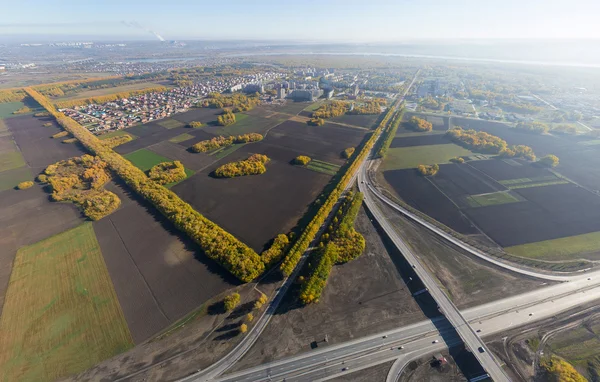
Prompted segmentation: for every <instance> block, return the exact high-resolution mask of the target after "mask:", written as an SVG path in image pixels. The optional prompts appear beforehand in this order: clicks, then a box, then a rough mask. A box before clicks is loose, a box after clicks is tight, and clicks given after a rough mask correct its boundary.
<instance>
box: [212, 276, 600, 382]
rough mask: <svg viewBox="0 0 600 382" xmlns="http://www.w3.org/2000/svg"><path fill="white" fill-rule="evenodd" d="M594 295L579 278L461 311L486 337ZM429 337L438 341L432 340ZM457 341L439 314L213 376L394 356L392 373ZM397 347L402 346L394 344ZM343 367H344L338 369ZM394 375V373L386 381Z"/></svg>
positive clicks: (331, 366) (258, 374)
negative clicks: (387, 329)
mask: <svg viewBox="0 0 600 382" xmlns="http://www.w3.org/2000/svg"><path fill="white" fill-rule="evenodd" d="M565 287H566V288H567V290H565ZM598 299H600V280H587V278H583V279H580V280H577V281H573V282H569V283H563V284H558V285H554V286H550V287H546V288H543V289H540V290H538V291H533V292H529V293H526V294H522V295H518V296H514V297H509V298H506V299H503V300H499V301H494V302H491V303H488V304H484V305H480V306H476V307H473V308H469V309H466V310H464V311H463V312H462V313H463V316H464V317H465V318H466V319H467V320H468V321H469V322H470V324H471V326H472V327H473V328H474V329H475V330H481V332H480V333H479V335H480V336H483V337H486V336H490V335H493V334H496V333H501V332H503V331H506V330H507V329H510V328H513V327H518V326H520V325H526V324H530V323H532V322H535V321H539V320H542V319H546V318H549V317H552V316H554V315H556V314H557V313H560V312H564V311H566V310H569V309H572V308H575V307H577V306H579V305H582V304H585V303H589V302H592V301H595V300H598ZM530 314H531V315H530ZM434 322H435V323H434ZM383 336H387V338H383ZM435 340H438V341H439V342H438V343H436V344H434V343H433V341H435ZM460 342H462V341H461V340H460V338H458V337H457V336H456V332H454V331H453V330H452V329H451V325H449V324H448V322H447V321H445V320H444V319H443V318H442V317H440V318H435V319H433V320H431V321H422V322H419V323H416V324H413V325H409V326H405V327H400V328H397V329H393V330H389V331H386V332H382V333H379V334H375V335H372V336H367V337H363V338H359V339H356V340H352V341H348V342H345V343H341V344H336V345H332V346H328V347H325V348H322V349H318V350H315V351H311V352H307V353H303V354H299V355H297V356H294V357H289V358H285V359H283V360H279V361H274V362H270V363H267V364H264V365H260V366H257V367H253V368H250V369H246V370H242V371H239V372H235V373H232V374H229V375H224V376H222V377H220V378H218V379H217V380H218V381H227V382H233V381H269V380H273V381H281V380H283V379H284V378H285V380H286V381H302V380H303V381H306V380H311V381H316V380H325V379H329V378H334V377H337V376H340V375H344V374H349V373H352V372H354V371H358V370H360V369H364V368H368V367H371V366H375V365H379V364H381V363H385V362H388V361H392V360H397V359H400V361H399V362H398V363H395V364H394V365H395V366H394V368H393V369H390V372H391V373H392V374H393V370H398V371H401V370H402V369H403V368H404V366H405V365H406V363H408V362H410V361H412V360H414V359H417V358H421V357H424V356H426V355H428V354H431V353H434V352H436V351H439V350H442V349H444V348H446V347H447V346H452V345H457V344H459V343H460ZM399 346H403V347H404V349H398V347H399ZM392 348H393V349H392ZM343 368H348V370H342V369H343ZM395 378H396V376H394V377H393V378H392V379H391V380H395Z"/></svg>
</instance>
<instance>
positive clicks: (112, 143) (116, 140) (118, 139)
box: [102, 134, 133, 148]
mask: <svg viewBox="0 0 600 382" xmlns="http://www.w3.org/2000/svg"><path fill="white" fill-rule="evenodd" d="M132 140H133V138H132V137H131V135H128V134H125V135H117V136H115V137H110V138H106V139H104V140H103V141H102V143H104V144H105V145H106V146H108V147H110V148H113V147H117V146H120V145H122V144H124V143H127V142H130V141H132Z"/></svg>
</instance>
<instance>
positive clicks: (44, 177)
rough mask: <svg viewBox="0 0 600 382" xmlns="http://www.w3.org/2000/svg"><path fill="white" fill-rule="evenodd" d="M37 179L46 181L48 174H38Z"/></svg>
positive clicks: (41, 181)
mask: <svg viewBox="0 0 600 382" xmlns="http://www.w3.org/2000/svg"><path fill="white" fill-rule="evenodd" d="M37 181H38V182H40V183H48V175H46V174H40V175H38V176H37Z"/></svg>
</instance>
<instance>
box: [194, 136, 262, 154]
mask: <svg viewBox="0 0 600 382" xmlns="http://www.w3.org/2000/svg"><path fill="white" fill-rule="evenodd" d="M263 138H264V137H263V136H262V135H261V134H258V133H249V134H243V135H238V136H235V135H232V136H229V137H225V136H223V135H219V136H217V137H214V138H211V139H208V140H206V141H200V142H198V143H196V144H195V145H193V146H192V147H191V148H190V150H192V151H193V152H195V153H205V152H207V151H211V150H215V149H218V148H221V147H227V146H231V145H233V144H238V143H249V142H258V141H262V140H263Z"/></svg>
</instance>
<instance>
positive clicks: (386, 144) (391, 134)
mask: <svg viewBox="0 0 600 382" xmlns="http://www.w3.org/2000/svg"><path fill="white" fill-rule="evenodd" d="M403 116H404V109H402V110H400V111H399V112H397V113H396V114H395V115H394V117H393V120H392V123H391V124H390V125H389V126H388V128H387V129H386V130H385V131H384V132H383V134H384V138H383V141H382V142H381V146H380V147H379V150H377V156H378V157H380V158H383V157H384V156H385V154H386V153H387V151H388V149H389V148H390V145H391V144H392V141H393V140H394V138H395V137H396V131H398V126H400V122H401V121H402V118H403Z"/></svg>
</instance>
